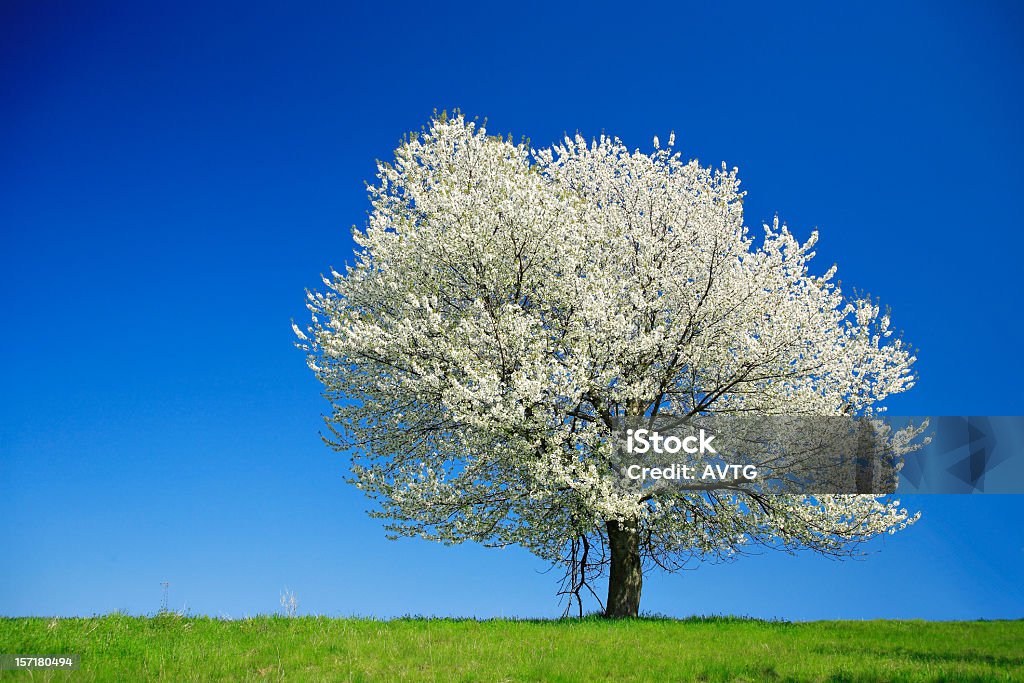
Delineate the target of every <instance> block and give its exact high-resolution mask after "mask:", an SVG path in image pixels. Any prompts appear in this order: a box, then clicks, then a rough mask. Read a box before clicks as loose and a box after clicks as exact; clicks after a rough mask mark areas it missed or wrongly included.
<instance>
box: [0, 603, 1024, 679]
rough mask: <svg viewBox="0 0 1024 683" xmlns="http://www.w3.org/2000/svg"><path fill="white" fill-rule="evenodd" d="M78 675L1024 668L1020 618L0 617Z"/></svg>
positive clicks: (797, 673) (947, 674) (730, 675)
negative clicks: (72, 659) (66, 659)
mask: <svg viewBox="0 0 1024 683" xmlns="http://www.w3.org/2000/svg"><path fill="white" fill-rule="evenodd" d="M0 653H7V654H80V655H81V656H82V667H81V669H80V670H78V671H59V672H53V671H49V672H47V671H35V672H31V673H30V672H25V671H20V672H11V671H6V672H0V680H15V679H24V680H36V681H46V680H65V679H66V680H74V681H144V680H167V681H191V680H233V681H276V680H287V681H403V680H409V681H420V680H426V681H680V680H684V681H688V680H694V681H1011V680H1016V681H1024V621H991V622H922V621H822V622H810V623H786V622H765V621H756V620H748V619H730V618H714V619H687V620H682V621H678V620H670V619H653V618H648V619H637V620H625V621H607V620H603V619H600V618H597V617H590V618H585V619H568V620H561V621H509V620H493V621H473V620H458V619H396V620H393V621H374V620H369V619H329V618H326V617H301V618H296V619H287V618H283V617H257V618H253V619H243V620H236V621H226V620H219V619H209V618H204V617H183V616H179V615H176V614H173V613H172V614H168V615H162V616H157V617H151V618H144V617H129V616H125V615H119V614H114V615H110V616H105V617H95V618H89V619H45V618H43V619H40V618H25V619H20V618H19V619H0Z"/></svg>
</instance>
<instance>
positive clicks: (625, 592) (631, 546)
mask: <svg viewBox="0 0 1024 683" xmlns="http://www.w3.org/2000/svg"><path fill="white" fill-rule="evenodd" d="M608 547H609V548H610V550H611V554H612V567H611V573H610V574H609V576H608V603H607V607H606V608H605V616H608V617H612V618H618V617H635V616H637V615H638V614H639V613H640V589H641V587H642V586H643V566H642V564H641V562H640V536H639V534H638V533H637V530H636V524H635V523H633V524H629V523H619V522H616V521H611V522H608Z"/></svg>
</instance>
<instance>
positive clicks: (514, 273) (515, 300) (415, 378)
mask: <svg viewBox="0 0 1024 683" xmlns="http://www.w3.org/2000/svg"><path fill="white" fill-rule="evenodd" d="M673 146H674V136H673V137H670V138H669V139H668V146H667V147H662V146H661V145H660V144H658V143H656V144H655V151H654V152H653V153H652V154H642V153H640V152H639V151H633V152H630V151H629V150H628V149H627V148H626V147H625V146H624V145H623V144H622V143H621V142H620V141H619V140H618V139H615V138H609V137H605V136H602V137H601V138H599V139H597V140H594V141H592V142H590V143H588V142H587V141H586V140H584V139H583V138H581V137H579V136H577V137H575V139H571V138H566V139H565V140H564V141H563V142H562V143H561V144H559V145H557V146H554V147H551V148H549V149H542V150H532V149H530V148H529V147H528V146H527V145H525V144H515V143H513V142H512V141H511V140H506V139H502V138H499V137H493V136H488V135H487V133H486V131H485V129H484V128H483V127H479V126H477V125H475V124H474V123H473V122H470V121H466V120H465V119H464V118H463V117H462V116H456V117H453V118H447V117H442V118H437V119H435V120H434V121H432V123H431V125H430V126H429V128H428V129H427V130H425V131H424V132H423V133H422V134H420V135H417V136H413V137H411V138H410V139H408V140H407V141H405V142H404V143H403V144H402V145H401V146H400V147H399V148H398V150H396V152H395V159H394V161H393V162H392V163H380V164H379V166H378V178H379V182H378V183H377V184H376V185H374V186H372V187H370V189H369V193H370V198H371V201H372V207H373V210H372V213H371V215H370V218H369V222H368V225H367V227H366V228H365V230H363V231H357V232H356V235H355V239H356V241H357V244H358V245H359V247H360V251H359V252H358V254H357V260H356V262H355V264H354V265H353V266H351V267H349V268H347V269H346V271H345V273H343V274H339V273H334V272H332V275H331V277H329V278H325V279H324V284H325V286H326V290H325V291H324V292H323V293H313V292H311V293H309V294H308V305H309V308H310V310H311V311H312V313H313V319H312V324H311V325H310V326H309V327H308V328H307V329H306V330H305V331H303V330H300V329H298V328H297V327H296V329H295V332H296V335H297V336H298V338H299V345H300V346H301V347H302V348H304V349H306V350H307V351H308V352H309V364H310V367H311V368H312V369H313V370H314V371H315V372H316V373H317V376H318V377H319V379H320V380H321V381H322V382H323V384H324V386H325V388H326V395H327V397H328V399H329V400H330V401H331V403H332V407H333V411H332V414H331V416H330V417H329V420H328V422H329V426H330V427H331V430H332V434H333V435H334V437H333V438H332V439H330V441H331V442H332V443H333V445H335V447H337V448H339V449H345V450H347V451H349V452H350V453H351V455H352V457H353V459H354V467H353V471H354V481H355V482H356V483H357V484H358V485H359V486H360V487H361V488H362V489H363V490H364V491H365V492H366V493H367V494H369V495H370V496H371V497H373V498H374V499H375V500H376V501H377V502H378V503H379V508H378V509H377V511H376V513H375V514H377V515H379V516H381V517H383V518H386V519H387V520H389V529H390V530H391V532H392V533H394V534H397V535H421V536H424V537H428V538H433V539H437V540H441V541H444V542H459V541H462V540H467V539H473V540H477V541H479V542H482V543H486V544H493V545H507V544H520V545H522V546H525V547H526V548H529V549H530V550H532V551H533V552H535V553H536V554H538V555H539V556H541V557H544V558H546V559H549V560H553V561H557V560H558V559H559V558H561V557H562V552H563V549H564V547H565V544H566V543H567V542H568V541H569V540H570V539H572V538H578V537H580V536H581V535H591V534H592V535H594V536H595V537H597V538H600V534H601V533H602V531H603V529H604V524H605V523H606V522H607V521H608V520H620V521H630V522H635V523H636V524H637V525H638V528H639V529H640V534H641V538H643V539H644V545H643V548H644V552H645V557H647V558H649V559H651V560H653V561H655V562H657V563H658V564H662V566H669V565H668V564H667V563H670V562H671V561H672V559H671V558H673V557H684V556H689V555H691V554H698V555H701V554H708V553H711V554H723V553H724V554H730V553H733V552H736V551H738V550H741V549H742V547H743V546H744V544H748V543H751V542H758V543H765V544H769V545H776V546H782V547H812V548H815V549H818V550H821V551H823V552H841V551H842V550H843V549H845V548H848V547H850V544H851V543H856V542H857V541H861V540H864V539H867V538H870V537H871V536H874V535H877V534H879V533H883V532H891V531H894V530H896V529H900V528H903V527H904V526H905V525H906V524H908V523H911V522H912V521H913V520H914V519H916V517H913V516H910V515H909V514H908V513H907V512H906V510H903V509H901V508H899V507H898V504H897V503H895V502H890V501H886V500H884V499H881V500H880V499H876V498H874V497H869V496H840V495H834V496H817V497H809V496H801V497H796V496H785V497H784V496H758V495H755V494H747V493H744V492H740V491H737V492H733V493H731V494H729V495H725V494H724V493H722V492H717V493H715V492H685V491H679V490H673V489H671V488H668V489H662V490H659V491H658V494H657V495H656V496H652V495H649V494H645V493H644V492H642V491H639V490H633V489H626V488H623V487H622V486H620V485H619V484H618V483H617V481H618V479H617V478H616V477H615V476H613V475H614V473H613V472H612V471H611V470H610V464H609V463H610V457H609V456H610V449H611V446H610V435H611V430H612V429H613V425H614V424H615V423H616V420H620V419H625V418H630V417H636V416H643V415H652V414H659V413H666V412H672V413H682V414H687V413H689V414H714V413H730V412H735V413H749V414H807V415H840V414H871V413H872V412H878V411H880V410H881V408H880V406H879V404H878V402H879V401H881V400H882V399H884V398H885V397H886V396H888V395H890V394H893V393H897V392H901V391H905V390H906V389H908V388H909V387H911V386H912V384H913V376H912V374H911V371H910V367H911V365H912V363H913V362H914V358H913V356H912V355H911V353H910V351H909V350H908V348H907V347H906V346H905V345H904V344H903V343H902V342H901V340H900V339H898V338H892V337H891V335H892V332H891V330H890V322H889V317H888V315H880V311H879V308H878V306H877V305H875V304H873V303H872V302H871V301H870V300H866V299H863V300H858V299H855V300H850V299H848V298H846V297H845V296H844V294H843V293H842V292H841V291H840V289H839V287H838V285H837V284H836V283H835V282H834V281H833V279H832V278H833V275H834V272H835V269H834V268H833V269H832V270H830V271H829V272H828V273H827V274H825V275H824V276H821V277H817V276H813V275H811V274H809V272H808V262H809V261H810V259H811V258H812V257H813V256H814V252H813V246H814V243H815V241H816V239H817V236H816V234H815V235H812V237H811V238H810V239H809V240H808V241H806V242H803V243H801V242H799V241H798V240H797V239H795V238H794V237H793V235H792V234H791V233H790V232H789V230H788V229H787V228H786V226H785V225H781V224H780V223H779V222H778V220H776V221H775V222H774V224H773V225H771V226H765V227H764V235H763V238H760V239H758V240H756V241H755V239H754V238H753V237H751V236H750V235H749V234H748V229H747V228H746V227H744V225H743V213H742V200H743V193H742V192H741V191H740V189H739V186H740V182H739V180H738V178H737V172H736V170H735V169H731V170H730V169H726V168H725V167H723V168H721V169H718V170H713V169H710V168H704V167H702V166H700V165H699V164H698V163H697V162H696V161H691V162H689V163H687V162H684V161H682V160H681V159H680V155H679V154H678V153H676V152H674V149H673Z"/></svg>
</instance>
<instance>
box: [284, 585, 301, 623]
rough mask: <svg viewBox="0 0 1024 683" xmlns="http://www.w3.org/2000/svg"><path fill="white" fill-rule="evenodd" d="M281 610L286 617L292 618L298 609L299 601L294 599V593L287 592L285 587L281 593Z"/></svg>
mask: <svg viewBox="0 0 1024 683" xmlns="http://www.w3.org/2000/svg"><path fill="white" fill-rule="evenodd" d="M281 609H283V610H284V615H285V616H286V617H294V616H295V613H296V612H297V611H298V609H299V600H298V598H296V597H295V591H291V590H288V587H287V586H285V588H284V590H283V591H282V592H281Z"/></svg>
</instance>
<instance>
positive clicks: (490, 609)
mask: <svg viewBox="0 0 1024 683" xmlns="http://www.w3.org/2000/svg"><path fill="white" fill-rule="evenodd" d="M295 4H297V3H283V4H282V3H275V5H276V6H275V7H271V6H261V5H260V4H259V3H251V2H247V3H240V2H239V3H192V2H174V3H110V2H95V3H89V4H86V3H58V2H49V1H46V0H37V1H33V2H27V1H23V2H8V3H4V6H3V8H2V9H0V102H2V103H3V104H2V106H0V239H2V242H0V278H2V287H0V295H2V297H3V310H4V319H5V332H4V334H3V335H0V378H2V379H0V382H2V387H3V391H2V392H0V534H2V537H3V539H4V550H3V552H2V553H0V614H5V615H27V614H61V615H70V614H92V613H102V612H107V611H110V610H114V609H125V610H128V611H131V612H139V613H147V612H153V611H155V610H156V609H158V608H159V606H160V591H161V589H160V583H161V582H162V581H168V582H170V589H169V604H170V606H171V607H172V608H175V609H181V608H187V609H189V610H191V611H194V612H199V613H207V614H211V615H231V616H235V617H238V616H243V615H245V614H256V613H262V612H270V611H274V610H276V609H278V596H279V593H280V592H281V590H282V589H283V588H284V587H285V586H287V587H289V588H291V589H292V590H293V591H295V593H296V594H297V596H298V598H299V600H300V603H301V604H300V611H301V612H303V613H321V614H329V615H337V614H364V615H376V616H382V617H384V616H391V615H398V614H403V613H422V614H438V615H441V614H458V615H475V616H499V615H506V616H508V615H520V616H554V615H557V614H558V613H559V607H558V605H557V603H556V601H555V598H554V592H555V590H556V581H555V579H556V577H555V576H554V575H553V574H543V573H541V572H542V571H543V570H544V569H545V568H546V567H545V565H543V564H542V563H540V562H538V561H536V560H535V559H533V558H531V556H529V555H528V554H527V553H525V552H523V551H520V550H504V551H493V550H484V549H481V548H478V547H474V546H471V545H466V546H460V547H454V548H449V547H444V546H441V545H436V544H431V543H428V542H425V541H420V540H403V541H399V542H390V541H386V540H385V539H384V536H383V533H382V531H381V528H380V526H379V523H378V522H376V521H373V520H370V519H368V518H367V517H366V516H365V515H364V513H363V511H364V510H365V508H366V507H367V504H366V501H365V500H364V499H363V498H362V495H361V494H360V493H359V492H358V491H356V490H354V489H352V488H349V487H347V486H346V485H344V483H343V482H342V476H343V474H344V472H345V469H346V463H345V461H344V459H343V458H342V457H341V456H338V455H336V454H334V453H333V452H332V451H330V450H328V449H327V448H326V447H324V446H323V445H322V443H321V442H320V440H319V437H318V435H317V432H318V429H319V428H320V414H321V412H323V411H324V410H325V407H326V403H325V402H324V401H323V399H321V398H320V396H319V387H318V385H317V383H316V381H315V379H314V378H313V377H312V375H311V373H310V372H309V371H308V370H307V369H306V367H305V365H304V359H303V357H302V354H301V353H300V352H299V351H297V350H296V349H294V348H293V347H292V346H291V344H292V334H291V330H290V320H291V318H293V317H294V318H300V319H301V318H304V317H305V310H304V308H303V290H304V288H306V287H315V286H316V285H317V284H318V281H319V280H318V275H319V273H321V272H324V271H326V270H327V268H328V267H330V266H332V265H333V266H335V267H338V266H340V265H341V264H343V263H344V262H345V261H346V259H348V258H349V257H350V255H351V249H352V243H351V240H350V237H349V227H350V226H351V225H352V224H362V223H363V221H364V219H365V215H366V210H367V208H368V203H367V201H366V196H365V190H364V181H366V180H370V179H372V176H373V172H374V159H376V158H387V157H388V156H389V155H390V153H391V151H392V150H393V148H394V147H395V145H396V143H397V142H398V140H399V137H400V136H401V135H402V133H403V132H404V131H408V130H414V129H418V128H419V127H420V126H421V125H422V124H424V123H425V122H426V121H427V119H428V117H429V116H430V114H431V112H432V111H433V110H434V109H435V108H437V109H444V108H447V109H452V108H454V107H460V108H462V110H463V111H465V112H466V113H467V114H470V115H474V116H476V115H479V116H481V117H487V118H488V119H489V129H490V130H492V131H495V132H511V133H513V134H514V135H515V136H516V137H518V136H521V135H527V136H529V137H530V138H531V139H532V140H533V141H534V142H535V143H536V144H538V145H541V144H547V143H549V142H553V141H555V140H557V139H559V138H560V137H561V136H562V135H563V134H564V133H565V132H570V133H572V132H575V131H576V130H579V131H581V132H582V133H583V134H585V135H587V136H591V135H597V134H600V133H601V132H602V131H606V132H609V133H612V134H615V135H618V136H620V137H621V138H623V140H625V141H626V143H627V144H629V145H631V146H640V147H642V148H644V149H648V148H649V147H650V142H651V138H652V137H653V136H654V135H660V136H662V139H664V137H665V135H667V133H668V132H669V131H671V130H674V131H676V133H677V138H678V139H677V145H678V146H679V147H680V148H681V150H682V151H683V153H684V155H686V156H690V157H697V158H699V159H701V161H702V162H704V163H705V164H718V163H720V162H721V161H723V160H724V161H726V162H727V163H728V164H729V165H730V166H732V165H736V166H738V167H739V168H740V174H741V177H742V178H743V180H744V188H745V189H746V190H747V191H748V193H749V194H748V196H747V200H746V203H745V208H746V214H747V222H748V224H750V225H752V226H755V227H756V226H758V225H760V223H761V222H763V221H769V220H770V219H771V217H772V216H773V215H774V214H775V213H778V214H779V215H780V217H781V218H783V219H784V220H786V221H787V222H788V223H789V224H790V226H791V227H792V228H793V229H794V231H795V232H796V233H797V235H799V236H801V237H806V235H807V234H808V233H809V232H810V230H811V229H813V228H814V227H818V228H819V229H820V231H821V242H820V244H819V248H818V250H817V251H818V254H819V260H820V263H819V266H820V268H821V270H822V271H824V270H825V269H826V268H827V267H828V266H829V265H831V263H833V262H838V264H839V267H840V271H839V277H840V278H841V279H842V281H843V283H844V285H846V286H857V287H859V288H862V289H866V290H869V291H870V292H871V293H873V294H876V295H879V296H881V297H882V300H883V302H885V303H888V304H890V305H891V306H892V308H893V316H894V321H895V323H896V325H897V326H898V327H900V328H902V329H903V330H905V333H906V337H907V338H908V339H909V340H910V341H912V342H913V343H914V344H915V345H916V346H918V347H919V348H920V361H919V363H918V366H917V369H918V372H919V373H920V376H921V379H920V383H919V385H918V386H917V387H916V388H915V389H914V390H913V391H911V392H910V393H908V394H906V395H903V396H899V397H897V398H896V399H895V400H893V401H891V403H890V411H891V412H892V413H894V414H918V415H921V414H954V415H959V414H976V415H985V414H993V415H1020V414H1022V412H1024V401H1022V399H1021V396H1020V387H1021V386H1022V384H1024V367H1022V366H1024V364H1022V362H1021V359H1020V353H1019V349H1020V345H1021V334H1022V331H1024V325H1022V323H1021V319H1020V312H1019V311H1020V303H1019V302H1020V298H1021V293H1022V291H1021V290H1022V287H1021V284H1020V267H1019V262H1020V258H1021V254H1022V253H1024V237H1022V231H1021V229H1020V219H1019V216H1020V209H1019V201H1020V192H1021V187H1022V186H1024V144H1022V143H1024V140H1022V132H1021V130H1022V129H1021V126H1020V121H1021V120H1024V101H1022V97H1024V95H1022V93H1024V88H1022V87H1021V86H1022V83H1021V73H1024V44H1022V41H1021V39H1020V36H1021V35H1024V32H1022V30H1021V29H1022V22H1024V13H1022V10H1021V8H1020V5H1018V4H1016V3H1011V2H1004V3H995V2H983V3H970V4H966V3H947V2H918V3H900V4H899V6H889V5H890V4H889V3H884V4H883V3H877V4H873V5H871V6H869V7H860V6H855V5H849V4H840V3H809V2H808V3H774V4H771V5H770V6H769V5H760V4H759V5H755V4H750V5H745V4H743V3H729V4H727V5H726V4H722V6H720V7H707V6H705V5H710V4H712V3H689V4H687V3H665V4H664V5H650V4H644V3H628V4H626V5H619V4H604V3H600V2H598V3H585V4H584V3H581V4H578V5H569V4H559V8H558V9H554V8H552V7H551V6H549V3H541V4H529V3H527V4H520V3H517V4H515V5H511V4H509V5H506V6H501V5H500V4H495V3H491V4H487V5H482V6H478V5H467V6H462V7H459V6H456V5H454V4H436V5H425V4H410V5H406V6H400V5H398V4H395V3H391V4H386V5H383V4H375V3H359V4H358V5H356V4H352V5H351V6H346V5H345V4H344V3H322V4H316V3H305V4H302V6H301V7H295V6H288V5H295ZM550 4H555V3H550ZM286 6H288V7H286ZM908 502H912V503H913V504H914V505H915V506H916V507H917V508H918V509H920V510H921V511H922V512H923V518H922V520H921V522H920V523H919V524H918V525H917V526H915V527H914V528H912V529H911V530H910V531H908V532H905V533H903V534H901V535H897V536H895V537H891V538H886V539H885V541H884V542H880V543H878V544H876V547H875V549H876V550H878V551H879V552H877V553H874V554H872V555H871V556H869V557H868V558H867V559H865V560H861V561H856V562H845V563H841V562H835V561H831V560H825V559H821V558H816V557H812V556H808V555H798V556H795V557H793V556H787V555H764V556H757V557H750V558H744V559H742V560H740V561H739V562H736V563H733V564H729V565H722V566H703V567H701V568H700V569H698V570H697V571H692V572H685V573H684V574H682V575H677V576H669V577H664V576H652V577H651V578H649V579H648V581H647V584H646V587H645V593H644V602H643V605H642V608H643V609H646V610H651V611H657V612H663V613H668V614H674V615H687V614H694V613H707V614H710V613H732V614H749V615H755V616H763V617H783V618H791V619H811V618H840V617H846V618H872V617H917V618H927V619H949V618H977V617H986V618H997V617H1022V616H1024V589H1022V588H1021V586H1022V585H1024V570H1022V567H1024V531H1022V525H1021V523H1020V520H1021V518H1022V515H1024V496H973V497H969V496H922V497H919V498H916V499H914V500H913V501H909V500H908Z"/></svg>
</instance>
